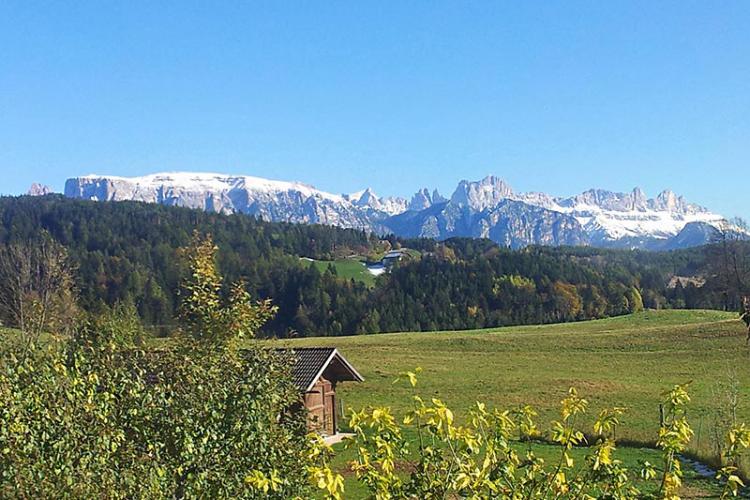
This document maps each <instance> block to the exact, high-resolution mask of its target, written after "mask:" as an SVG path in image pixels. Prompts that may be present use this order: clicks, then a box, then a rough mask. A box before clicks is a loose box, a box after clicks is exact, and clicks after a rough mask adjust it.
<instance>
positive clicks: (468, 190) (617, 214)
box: [64, 172, 724, 250]
mask: <svg viewBox="0 0 750 500" xmlns="http://www.w3.org/2000/svg"><path fill="white" fill-rule="evenodd" d="M64 194H65V196H67V197H70V198H78V199H88V200H96V201H122V200H134V201H143V202H149V203H161V204H164V205H175V206H183V207H190V208H198V209H203V210H208V211H216V212H222V213H244V214H249V215H253V216H256V217H260V218H262V219H264V220H268V221H277V222H278V221H283V222H294V223H306V224H329V225H334V226H339V227H345V228H357V229H363V230H366V231H372V232H375V233H379V234H387V233H393V234H396V235H398V236H403V237H428V238H436V239H446V238H450V237H456V236H461V237H475V238H489V239H491V240H493V241H495V242H497V243H499V244H501V245H504V246H508V247H511V248H521V247H524V246H527V245H592V246H597V247H607V248H640V249H649V250H668V249H675V248H684V247H690V246H697V245H701V244H704V243H707V242H708V241H710V240H711V239H712V238H713V237H715V235H716V233H717V231H718V228H719V227H720V225H721V224H722V223H723V222H724V218H723V217H722V216H721V215H718V214H715V213H712V212H710V211H709V210H708V209H706V208H704V207H701V206H698V205H695V204H691V203H688V202H687V201H686V200H685V199H684V198H683V197H681V196H678V195H676V194H674V193H673V192H671V191H668V190H667V191H663V192H661V193H659V194H658V195H657V196H656V197H655V198H648V197H647V196H646V195H645V194H644V193H643V191H641V190H640V189H639V188H635V189H634V190H633V191H632V192H629V193H616V192H611V191H605V190H601V189H591V190H588V191H585V192H583V193H581V194H578V195H575V196H572V197H567V198H565V197H555V196H551V195H548V194H545V193H521V192H516V191H514V190H513V189H512V188H511V187H510V186H509V185H508V184H507V183H505V182H504V181H503V180H502V179H500V178H498V177H495V176H487V177H485V178H484V179H482V180H479V181H467V180H462V181H461V182H459V184H458V186H457V187H456V189H455V191H454V192H453V194H452V195H451V196H450V197H449V198H448V197H444V196H442V195H441V194H440V193H439V192H438V191H437V190H432V191H430V190H429V189H426V188H425V189H421V190H419V191H417V192H416V193H415V194H414V195H413V196H412V197H411V199H409V200H407V199H405V198H399V197H379V196H378V195H377V194H375V193H374V192H373V191H372V189H369V188H368V189H364V190H362V191H358V192H356V193H351V194H342V195H337V194H332V193H327V192H325V191H321V190H318V189H316V188H314V187H312V186H310V185H307V184H303V183H299V182H285V181H275V180H269V179H263V178H259V177H251V176H245V175H223V174H213V173H193V172H175V173H160V174H153V175H148V176H143V177H115V176H106V175H87V176H82V177H74V178H71V179H68V180H67V181H66V183H65V193H64Z"/></svg>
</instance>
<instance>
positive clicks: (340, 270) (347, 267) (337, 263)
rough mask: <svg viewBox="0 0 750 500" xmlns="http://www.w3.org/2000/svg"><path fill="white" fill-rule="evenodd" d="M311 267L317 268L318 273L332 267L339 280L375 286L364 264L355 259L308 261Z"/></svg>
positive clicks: (373, 278)
mask: <svg viewBox="0 0 750 500" xmlns="http://www.w3.org/2000/svg"><path fill="white" fill-rule="evenodd" d="M308 262H310V265H311V266H315V267H316V268H318V271H320V272H321V273H324V272H325V271H326V269H328V266H330V265H333V267H334V268H336V274H337V275H338V276H339V278H343V279H347V280H349V279H353V280H355V281H361V282H362V283H364V284H365V285H367V286H369V287H372V286H375V276H373V275H372V274H371V273H370V272H369V271H368V270H367V268H366V267H365V265H364V263H362V262H360V261H359V260H356V259H337V260H309V261H308Z"/></svg>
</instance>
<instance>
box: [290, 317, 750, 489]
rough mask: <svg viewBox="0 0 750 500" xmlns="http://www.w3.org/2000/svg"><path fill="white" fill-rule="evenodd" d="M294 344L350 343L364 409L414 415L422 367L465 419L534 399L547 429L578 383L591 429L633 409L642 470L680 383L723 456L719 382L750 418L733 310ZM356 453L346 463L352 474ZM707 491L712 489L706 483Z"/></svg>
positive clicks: (702, 449)
mask: <svg viewBox="0 0 750 500" xmlns="http://www.w3.org/2000/svg"><path fill="white" fill-rule="evenodd" d="M283 343H284V344H285V345H287V346H336V347H337V348H339V350H340V351H341V352H342V353H343V354H344V356H345V357H346V358H347V359H348V360H349V361H350V362H351V363H352V364H353V365H354V366H355V367H356V368H357V369H358V370H359V371H360V373H361V374H362V375H363V376H364V377H365V382H364V383H361V384H353V383H349V384H343V385H341V386H340V387H339V389H338V391H339V395H340V397H341V398H342V399H343V402H344V405H345V407H352V408H356V409H359V408H361V407H365V406H368V405H371V406H388V407H391V409H392V410H393V411H394V412H395V413H396V414H398V415H403V413H404V412H405V411H406V410H407V407H408V405H410V398H411V395H412V389H411V388H410V387H407V384H404V383H395V384H394V380H395V379H396V378H397V377H398V375H399V373H401V372H403V371H406V370H412V369H414V368H416V367H421V368H422V370H423V371H422V373H421V374H420V376H419V385H418V387H417V390H418V392H419V393H420V395H422V396H426V397H436V398H440V399H442V400H443V401H445V402H446V403H448V405H449V406H450V407H451V408H452V409H453V410H454V411H455V412H456V414H457V417H458V418H459V419H460V418H461V415H463V414H465V412H466V410H467V409H468V408H469V407H470V406H471V405H472V404H473V403H474V402H475V401H483V402H485V403H487V404H488V405H490V406H493V407H498V408H512V407H514V406H517V405H519V404H522V403H523V404H530V405H532V406H534V407H535V408H536V409H537V411H538V412H539V414H540V416H539V422H540V423H542V424H544V425H546V424H547V423H548V422H549V421H550V420H551V419H553V418H556V416H557V411H558V405H559V402H560V400H561V399H562V398H563V397H564V395H565V393H566V392H567V391H568V389H569V388H570V387H575V388H577V389H578V391H579V392H580V393H581V395H583V396H584V397H586V398H587V399H588V400H589V403H590V407H589V408H590V410H589V421H588V422H584V424H583V425H584V426H586V425H588V424H589V423H590V422H591V421H592V420H593V416H594V414H595V413H597V412H598V411H599V409H601V408H605V407H612V406H624V407H626V408H627V412H626V414H625V416H624V418H623V424H622V426H621V428H620V430H619V431H618V439H623V440H628V441H631V442H635V443H637V446H636V448H631V449H623V450H622V451H621V453H623V454H624V456H623V459H624V460H625V461H626V462H628V463H631V465H633V464H634V463H636V462H637V460H636V458H637V457H643V456H648V459H649V460H652V461H653V460H654V455H653V453H654V452H653V451H648V452H645V451H637V448H641V447H647V446H649V445H651V444H652V443H653V442H654V441H655V439H656V435H657V430H658V427H659V401H660V399H661V397H662V393H663V392H664V391H666V390H668V389H670V388H671V387H672V386H673V385H675V384H682V383H686V382H691V383H690V393H691V396H692V402H691V406H690V414H689V417H690V421H691V424H692V426H693V429H694V431H695V433H696V434H695V437H694V439H693V447H694V451H695V452H697V453H699V454H702V455H705V456H708V455H710V453H711V441H710V435H711V431H712V430H713V429H714V428H715V426H714V425H713V422H714V416H715V411H716V409H717V407H718V406H719V405H720V404H721V399H722V398H721V394H722V391H721V390H720V389H718V387H719V385H720V384H722V383H726V382H727V381H728V380H729V379H730V377H734V378H735V379H736V380H737V381H739V387H740V397H739V403H740V405H739V411H738V414H739V419H740V420H741V421H746V422H750V393H749V391H748V388H749V387H750V384H749V383H750V363H749V361H750V350H749V348H748V346H747V345H746V344H745V333H744V325H743V324H742V323H741V322H740V321H738V318H737V315H736V314H733V313H725V312H719V311H674V310H672V311H646V312H642V313H638V314H634V315H629V316H622V317H617V318H610V319H604V320H596V321H588V322H581V323H565V324H555V325H544V326H521V327H506V328H495V329H486V330H473V331H450V332H431V333H397V334H379V335H366V336H357V337H339V338H306V339H297V340H291V341H283ZM584 430H589V431H590V429H586V428H585V427H584ZM542 448H545V447H544V446H542ZM550 452H553V451H551V450H550ZM644 454H645V455H644ZM347 455H348V454H346V453H345V454H344V457H343V458H341V459H340V464H339V465H340V466H341V467H342V468H343V469H346V466H345V461H346V456H347ZM348 483H352V481H351V480H350V481H348ZM351 486H352V491H356V488H355V486H354V485H353V484H352V485H351ZM704 486H705V485H704ZM688 487H689V488H695V487H696V483H695V482H692V483H690V484H689V485H688ZM689 488H688V489H689ZM698 490H700V491H703V492H704V493H705V491H706V489H705V488H704V487H703V486H700V487H699V488H698Z"/></svg>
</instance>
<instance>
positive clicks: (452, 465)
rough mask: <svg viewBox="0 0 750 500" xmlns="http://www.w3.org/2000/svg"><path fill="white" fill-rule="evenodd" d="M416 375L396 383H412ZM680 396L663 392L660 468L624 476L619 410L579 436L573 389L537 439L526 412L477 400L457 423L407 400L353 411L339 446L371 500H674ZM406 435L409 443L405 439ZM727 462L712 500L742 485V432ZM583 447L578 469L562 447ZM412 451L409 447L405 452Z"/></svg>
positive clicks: (678, 480) (682, 430) (680, 442)
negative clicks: (538, 450) (554, 454)
mask: <svg viewBox="0 0 750 500" xmlns="http://www.w3.org/2000/svg"><path fill="white" fill-rule="evenodd" d="M417 373H418V372H417V371H415V372H407V373H405V374H404V377H405V378H407V379H408V380H409V382H410V383H411V385H412V386H413V387H416V385H417ZM689 400H690V398H689V396H688V393H687V388H686V386H675V387H674V388H673V389H672V390H671V391H669V392H668V393H666V394H665V395H664V402H663V405H664V409H665V415H664V422H663V425H662V426H661V428H660V431H659V436H658V441H657V446H658V447H659V448H660V449H661V450H662V454H663V464H662V466H661V467H660V468H657V467H656V466H654V465H652V464H649V463H647V462H644V463H643V464H642V467H641V469H640V470H638V471H630V470H628V469H627V468H626V467H624V466H623V464H622V462H621V461H620V460H618V459H617V458H616V449H617V447H616V441H615V439H614V436H615V431H616V429H617V427H618V426H619V425H620V417H621V415H622V414H623V412H624V411H625V410H624V409H623V408H609V409H604V410H602V411H601V412H599V414H598V416H597V418H596V419H595V422H594V425H593V428H592V431H593V432H592V433H591V434H590V435H589V436H588V437H587V436H586V435H584V433H583V432H582V431H581V430H580V429H579V428H578V427H577V425H576V423H577V420H578V419H579V418H580V417H581V416H582V415H583V414H584V413H585V412H586V411H587V409H588V402H587V401H586V400H585V399H584V398H582V397H581V396H580V395H579V394H578V393H577V392H576V391H575V389H571V390H570V392H569V394H568V395H567V397H566V398H565V399H563V400H562V402H561V408H560V417H559V419H558V420H556V421H554V422H552V424H551V427H550V429H549V431H548V432H547V433H546V434H542V433H541V432H540V430H539V428H538V427H537V425H536V424H535V423H534V417H535V416H536V413H535V412H534V410H533V409H532V408H530V407H528V406H521V407H519V408H517V409H514V410H505V411H501V410H490V409H488V408H487V407H486V406H485V405H484V404H482V403H477V404H476V405H475V407H474V408H472V409H471V411H470V412H469V415H468V418H467V419H466V420H467V421H466V423H464V424H462V425H459V424H457V423H456V419H455V417H454V414H453V412H452V411H451V410H450V409H449V408H448V407H447V406H446V405H445V404H444V403H443V402H442V401H440V400H439V399H432V400H431V401H425V400H423V399H422V398H421V397H420V396H419V395H417V394H415V395H414V396H413V409H412V410H411V411H410V412H408V413H407V414H406V415H405V416H404V417H403V420H402V421H401V422H399V419H397V417H396V416H395V415H393V414H392V413H391V411H390V409H389V408H368V409H364V410H361V411H358V412H353V413H352V414H351V418H350V426H351V428H352V429H353V432H354V433H355V436H354V437H353V438H352V439H351V440H349V441H348V446H350V447H352V448H353V449H354V450H355V453H356V459H355V461H354V462H353V463H352V464H351V468H352V470H353V471H354V472H355V474H356V476H357V478H358V480H359V481H360V482H362V483H363V484H364V485H365V486H366V487H367V488H368V489H369V491H370V492H371V494H372V497H373V498H376V499H386V498H475V499H479V498H508V499H525V498H554V499H574V498H612V499H631V498H662V499H670V500H676V499H679V496H678V492H679V490H680V487H681V486H682V475H683V473H682V470H681V467H680V461H679V459H678V454H679V453H681V452H683V451H684V450H685V449H686V447H687V445H688V443H689V442H690V438H691V437H692V435H693V431H692V430H691V428H690V426H689V424H688V422H687V419H686V405H687V403H688V402H689ZM412 434H413V435H416V444H413V443H412V442H411V441H410V440H409V439H408V438H407V437H406V436H407V435H412ZM515 439H521V440H528V439H546V440H547V441H550V442H552V443H555V444H557V445H558V447H559V458H558V459H557V460H556V461H553V462H552V463H546V462H545V461H544V460H543V459H542V458H540V457H538V456H536V455H535V454H534V453H533V452H532V451H531V449H529V451H527V452H526V453H521V452H519V451H517V448H518V447H517V446H513V441H514V440H515ZM727 443H730V444H729V445H728V447H730V448H731V450H732V451H731V454H728V458H730V460H729V462H728V464H727V466H726V467H724V468H722V469H721V470H720V471H719V473H718V476H717V479H720V480H722V481H723V482H724V484H725V487H724V491H723V494H722V498H726V497H730V496H737V494H738V492H739V488H740V487H741V486H742V485H743V484H742V481H741V479H740V478H739V476H737V475H736V472H737V468H736V466H735V464H736V461H737V459H738V457H739V456H740V454H741V453H743V451H744V450H746V449H747V448H748V446H750V429H748V428H746V427H745V426H744V425H740V426H737V427H735V428H733V429H732V430H731V431H730V432H729V434H728V436H727ZM581 445H587V448H586V449H587V450H588V454H587V456H586V458H585V460H583V463H576V462H575V460H574V459H573V456H572V454H571V451H572V449H573V448H575V447H578V446H581ZM414 447H415V449H412V448H414ZM639 481H640V482H643V481H646V482H649V481H650V482H657V481H658V483H656V485H658V486H656V491H657V493H656V494H655V495H656V496H654V494H646V493H644V492H642V491H640V489H639V488H638V487H637V483H638V482H639Z"/></svg>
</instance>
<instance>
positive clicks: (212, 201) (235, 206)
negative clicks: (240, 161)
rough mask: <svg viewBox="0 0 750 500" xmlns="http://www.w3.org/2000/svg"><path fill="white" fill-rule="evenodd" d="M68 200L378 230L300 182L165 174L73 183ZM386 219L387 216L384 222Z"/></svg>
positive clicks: (340, 200)
mask: <svg viewBox="0 0 750 500" xmlns="http://www.w3.org/2000/svg"><path fill="white" fill-rule="evenodd" d="M65 196H68V197H70V198H82V199H87V200H95V201H122V200H134V201H144V202H150V203H161V204H164V205H175V206H181V207H189V208H199V209H202V210H209V211H214V212H222V213H245V214H250V215H255V216H257V217H260V218H262V219H264V220H269V221H286V222H297V223H308V224H330V225H334V226H341V227H348V228H358V229H367V230H372V229H373V221H372V220H371V219H372V217H369V216H368V215H367V213H366V212H365V211H364V210H362V207H360V206H357V205H355V204H354V203H352V202H351V201H349V200H348V199H347V198H346V197H345V196H340V195H335V194H331V193H326V192H325V191H320V190H318V189H315V188H314V187H312V186H308V185H307V184H302V183H299V182H284V181H274V180H268V179H262V178H260V177H251V176H246V175H222V174H210V173H192V172H190V173H187V172H176V173H163V174H153V175H147V176H144V177H113V176H103V175H87V176H84V177H76V178H72V179H68V180H67V181H66V183H65ZM385 216H387V214H384V215H383V217H381V218H384V217H385Z"/></svg>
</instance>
